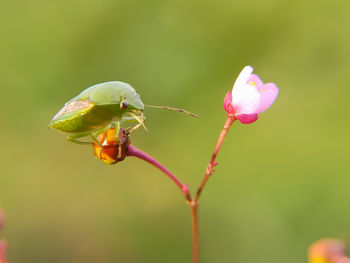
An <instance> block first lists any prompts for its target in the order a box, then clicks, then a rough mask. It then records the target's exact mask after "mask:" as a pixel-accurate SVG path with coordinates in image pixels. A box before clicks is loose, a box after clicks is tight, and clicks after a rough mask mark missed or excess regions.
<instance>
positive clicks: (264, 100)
mask: <svg viewBox="0 0 350 263" xmlns="http://www.w3.org/2000/svg"><path fill="white" fill-rule="evenodd" d="M252 72H253V68H252V67H250V66H246V67H244V68H243V70H242V71H241V73H240V74H239V76H238V78H237V79H236V81H235V83H234V85H233V89H232V92H228V93H227V94H226V96H225V98H224V103H223V106H224V109H225V111H226V113H227V118H226V121H225V124H224V127H223V129H222V130H221V132H220V135H219V138H218V140H217V143H216V145H215V148H214V151H213V153H212V155H211V158H210V161H209V163H208V165H207V167H206V169H205V173H204V176H203V179H202V181H201V182H200V184H199V187H198V189H197V191H196V194H195V196H194V198H192V197H191V194H190V190H189V186H188V185H187V184H186V185H185V184H183V183H181V181H180V180H179V179H178V178H177V177H176V176H175V175H174V174H173V173H171V172H170V171H169V170H168V169H167V168H165V167H164V166H163V165H162V164H161V163H160V162H158V161H157V160H156V159H154V158H153V157H151V156H149V155H148V154H146V153H145V152H143V151H141V150H140V149H138V148H136V147H135V146H133V145H132V144H131V142H130V138H129V135H128V134H127V133H126V132H125V130H123V129H121V130H120V132H119V138H118V140H116V139H115V137H114V134H115V130H114V129H109V130H108V131H107V132H105V133H103V134H101V135H100V136H99V137H98V138H97V140H98V143H97V142H95V143H94V154H95V156H96V157H97V158H98V159H100V160H102V161H104V162H105V163H108V164H115V163H118V162H120V161H123V160H124V158H125V157H127V156H134V157H137V158H139V159H141V160H143V161H146V162H147V163H149V164H151V165H153V166H154V167H156V168H157V169H159V170H160V171H162V172H163V173H164V174H165V175H166V176H168V177H169V179H170V180H171V181H173V182H174V183H175V184H176V186H177V187H178V188H179V189H180V190H181V192H182V194H183V195H184V197H185V199H186V202H187V204H188V205H189V208H190V211H191V221H192V237H193V241H192V246H193V258H192V262H193V263H199V260H200V257H199V255H200V254H199V223H198V206H199V199H200V197H201V194H202V192H203V189H204V187H205V186H206V184H207V182H208V180H209V178H210V177H211V175H212V174H213V173H214V172H215V170H214V167H215V166H216V165H217V164H218V163H217V162H216V158H217V156H218V154H219V151H220V148H221V146H222V144H223V142H224V140H225V138H226V135H227V133H228V131H229V130H230V128H231V126H232V124H233V122H234V121H236V120H239V121H240V122H241V123H242V124H250V123H253V122H255V121H256V120H257V119H258V114H260V113H262V112H264V111H265V110H267V109H268V108H269V107H270V106H271V105H272V103H273V102H274V100H275V99H276V97H277V95H278V88H277V86H276V85H275V84H274V83H266V84H264V83H263V82H262V81H261V79H260V78H259V77H258V76H257V75H255V74H252ZM0 263H1V262H0ZM332 263H333V262H332ZM336 263H340V262H336ZM342 263H343V262H342ZM349 263H350V262H349Z"/></svg>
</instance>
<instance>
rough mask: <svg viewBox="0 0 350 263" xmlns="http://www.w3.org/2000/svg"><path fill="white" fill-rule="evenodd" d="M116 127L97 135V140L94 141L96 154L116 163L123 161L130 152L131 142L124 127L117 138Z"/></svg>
mask: <svg viewBox="0 0 350 263" xmlns="http://www.w3.org/2000/svg"><path fill="white" fill-rule="evenodd" d="M114 134H115V129H114V128H111V129H109V130H108V131H106V132H104V133H102V134H100V135H99V136H98V137H97V141H98V142H99V144H98V143H97V142H94V146H93V147H94V154H95V156H96V158H98V159H100V160H101V161H103V162H105V163H107V164H116V163H118V162H120V161H123V160H124V159H125V157H126V154H127V152H128V145H129V144H130V139H129V136H128V135H127V134H126V132H125V130H124V129H120V131H119V136H118V139H119V140H116V138H115V136H114Z"/></svg>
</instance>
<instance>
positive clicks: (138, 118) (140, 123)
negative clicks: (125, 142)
mask: <svg viewBox="0 0 350 263" xmlns="http://www.w3.org/2000/svg"><path fill="white" fill-rule="evenodd" d="M129 114H130V115H131V116H132V117H134V118H135V120H137V121H138V124H136V125H134V126H131V127H129V128H127V129H126V133H127V134H130V133H132V132H133V131H135V130H137V129H138V128H140V126H141V125H143V126H144V124H143V119H142V118H140V117H139V116H137V115H136V114H133V113H132V112H129ZM145 129H146V128H145ZM146 130H147V129H146Z"/></svg>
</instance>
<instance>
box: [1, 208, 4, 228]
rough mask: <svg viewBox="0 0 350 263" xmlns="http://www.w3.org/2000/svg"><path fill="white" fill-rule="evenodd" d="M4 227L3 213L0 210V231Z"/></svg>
mask: <svg viewBox="0 0 350 263" xmlns="http://www.w3.org/2000/svg"><path fill="white" fill-rule="evenodd" d="M3 226H4V213H3V212H2V211H1V210H0V229H1V228H2V227H3Z"/></svg>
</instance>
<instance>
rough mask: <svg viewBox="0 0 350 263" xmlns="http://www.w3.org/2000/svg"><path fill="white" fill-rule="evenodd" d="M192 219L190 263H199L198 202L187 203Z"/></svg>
mask: <svg viewBox="0 0 350 263" xmlns="http://www.w3.org/2000/svg"><path fill="white" fill-rule="evenodd" d="M188 205H189V207H190V210H191V219H192V262H193V263H199V226H198V202H197V201H196V200H192V201H191V202H188Z"/></svg>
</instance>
